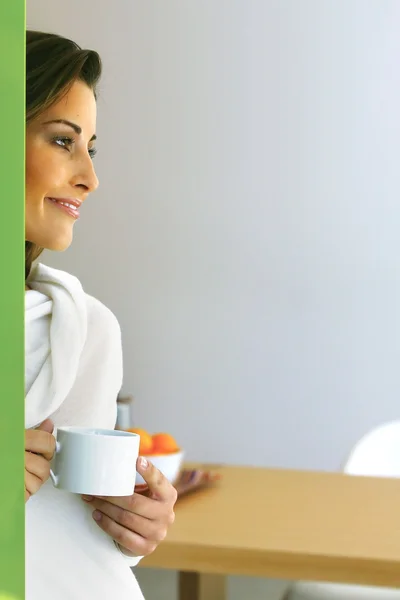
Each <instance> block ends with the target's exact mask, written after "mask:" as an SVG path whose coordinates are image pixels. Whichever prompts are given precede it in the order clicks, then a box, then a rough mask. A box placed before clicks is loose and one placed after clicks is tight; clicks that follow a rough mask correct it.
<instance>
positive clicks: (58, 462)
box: [50, 427, 140, 496]
mask: <svg viewBox="0 0 400 600" xmlns="http://www.w3.org/2000/svg"><path fill="white" fill-rule="evenodd" d="M139 442H140V436H139V435H137V434H135V433H130V432H128V431H118V430H114V429H87V428H84V427H60V428H59V429H58V430H57V442H56V451H55V455H54V458H53V460H52V469H51V471H50V476H51V479H52V481H53V484H54V486H55V487H57V488H60V489H63V490H67V491H69V492H73V493H75V494H87V495H92V496H130V495H131V494H133V491H134V488H135V481H136V461H137V458H138V455H139Z"/></svg>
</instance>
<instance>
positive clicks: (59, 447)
mask: <svg viewBox="0 0 400 600" xmlns="http://www.w3.org/2000/svg"><path fill="white" fill-rule="evenodd" d="M60 450H61V444H60V442H56V449H55V451H54V454H58V453H59V452H60ZM50 477H51V480H52V482H53V485H54V487H57V486H58V479H59V477H58V475H56V474H55V473H54V471H53V470H52V469H50Z"/></svg>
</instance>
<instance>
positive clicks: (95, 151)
mask: <svg viewBox="0 0 400 600" xmlns="http://www.w3.org/2000/svg"><path fill="white" fill-rule="evenodd" d="M88 152H89V156H90V158H92V159H93V158H94V157H95V156H96V154H97V149H96V148H89V150H88Z"/></svg>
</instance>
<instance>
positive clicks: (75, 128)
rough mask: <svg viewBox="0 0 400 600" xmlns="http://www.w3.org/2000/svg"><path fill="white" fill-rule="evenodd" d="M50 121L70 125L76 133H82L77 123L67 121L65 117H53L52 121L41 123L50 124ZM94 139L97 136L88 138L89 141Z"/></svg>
mask: <svg viewBox="0 0 400 600" xmlns="http://www.w3.org/2000/svg"><path fill="white" fill-rule="evenodd" d="M52 123H58V124H59V125H60V124H61V125H68V127H71V129H73V130H74V131H75V133H76V134H77V135H80V134H81V133H82V127H79V125H77V124H76V123H73V122H72V121H68V120H67V119H53V120H52V121H46V122H45V123H43V125H51V124H52ZM96 139H97V136H96V135H93V136H92V137H91V138H90V141H91V142H94V140H96Z"/></svg>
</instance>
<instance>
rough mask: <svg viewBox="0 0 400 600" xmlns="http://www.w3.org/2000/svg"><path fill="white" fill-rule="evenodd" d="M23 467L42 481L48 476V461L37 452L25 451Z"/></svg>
mask: <svg viewBox="0 0 400 600" xmlns="http://www.w3.org/2000/svg"><path fill="white" fill-rule="evenodd" d="M25 469H26V470H27V471H29V472H30V473H31V474H32V475H35V476H36V477H38V478H39V479H40V480H41V481H42V483H44V482H45V481H47V480H48V478H49V477H50V463H49V461H48V460H46V459H45V458H44V457H43V456H40V455H39V454H32V453H31V452H25Z"/></svg>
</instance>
